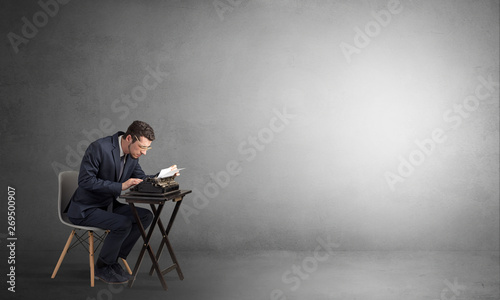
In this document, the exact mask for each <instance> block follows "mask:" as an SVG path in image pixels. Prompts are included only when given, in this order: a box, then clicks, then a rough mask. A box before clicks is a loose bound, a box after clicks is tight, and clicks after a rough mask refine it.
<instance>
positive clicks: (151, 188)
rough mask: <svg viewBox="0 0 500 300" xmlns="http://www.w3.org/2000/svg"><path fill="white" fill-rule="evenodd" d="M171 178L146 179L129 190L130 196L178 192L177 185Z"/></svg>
mask: <svg viewBox="0 0 500 300" xmlns="http://www.w3.org/2000/svg"><path fill="white" fill-rule="evenodd" d="M174 177H175V176H171V177H163V178H158V177H148V178H146V179H144V180H143V181H142V182H141V183H139V184H138V185H136V186H134V187H132V188H130V194H131V195H147V196H154V195H161V196H164V195H167V194H175V193H178V192H179V184H178V183H177V182H176V181H175V180H174Z"/></svg>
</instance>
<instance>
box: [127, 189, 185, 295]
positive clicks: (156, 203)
mask: <svg viewBox="0 0 500 300" xmlns="http://www.w3.org/2000/svg"><path fill="white" fill-rule="evenodd" d="M189 193H191V190H178V191H175V192H169V193H165V194H154V193H137V192H133V193H132V192H128V193H126V194H122V195H121V196H120V198H123V199H125V201H126V202H127V203H128V204H129V205H130V208H131V209H132V212H133V214H134V217H135V219H136V221H137V224H138V225H139V230H140V231H141V235H142V239H143V241H144V243H143V245H142V249H141V252H140V253H139V257H138V258H137V263H136V264H135V267H134V271H133V273H132V276H133V277H132V279H131V280H129V283H128V286H129V287H132V285H133V284H134V281H135V278H136V276H137V272H138V271H139V267H140V266H141V263H142V259H143V257H144V254H145V252H146V250H147V251H148V253H149V256H150V258H151V262H152V263H153V266H152V267H151V270H150V272H149V275H153V272H154V271H156V274H157V275H158V278H159V279H160V282H161V285H162V286H163V289H164V290H167V283H166V282H165V278H164V277H163V275H165V274H166V273H168V272H170V271H172V270H176V271H177V275H178V276H179V279H180V280H183V279H184V275H183V274H182V271H181V267H180V266H179V262H178V261H177V258H176V257H175V254H174V250H173V248H172V245H171V244H170V241H169V240H168V234H169V232H170V229H171V228H172V225H173V223H174V220H175V216H176V215H177V212H178V211H179V207H180V206H181V203H182V200H183V198H184V196H185V195H187V194H189ZM167 201H173V202H175V207H174V210H173V211H172V214H171V216H170V219H169V221H168V225H167V228H166V229H165V227H164V226H163V223H162V222H161V219H160V215H161V212H162V210H163V206H164V205H165V202H167ZM137 203H145V204H149V205H150V206H151V210H152V211H153V215H154V218H153V222H152V223H151V225H150V226H149V231H148V234H147V235H146V231H145V230H144V227H143V226H142V223H141V222H140V219H139V215H138V214H137V209H136V207H135V204H137ZM157 223H158V228H159V229H160V232H161V234H162V239H161V242H160V246H159V248H158V251H156V255H155V253H154V252H153V249H151V245H150V244H149V241H150V239H151V236H152V235H153V231H154V228H155V227H156V224H157ZM165 245H166V246H167V249H168V252H169V254H170V258H171V259H172V262H173V265H171V266H170V267H168V268H166V269H164V270H161V269H160V265H159V262H158V261H159V259H160V256H161V253H162V252H163V247H164V246H165Z"/></svg>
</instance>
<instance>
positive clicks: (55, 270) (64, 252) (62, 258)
mask: <svg viewBox="0 0 500 300" xmlns="http://www.w3.org/2000/svg"><path fill="white" fill-rule="evenodd" d="M75 232H76V231H75V229H73V230H72V231H71V233H70V234H69V238H68V241H66V245H64V249H63V251H62V253H61V256H60V257H59V261H58V262H57V265H56V267H55V268H54V272H52V276H51V277H50V278H52V279H53V278H54V277H56V275H57V271H59V267H60V266H61V264H62V262H63V260H64V257H65V256H66V253H68V248H69V246H70V245H71V241H72V240H73V236H75Z"/></svg>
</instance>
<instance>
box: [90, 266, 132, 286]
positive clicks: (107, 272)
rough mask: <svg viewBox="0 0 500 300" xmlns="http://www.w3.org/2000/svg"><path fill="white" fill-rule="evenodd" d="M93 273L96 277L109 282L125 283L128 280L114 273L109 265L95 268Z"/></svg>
mask: <svg viewBox="0 0 500 300" xmlns="http://www.w3.org/2000/svg"><path fill="white" fill-rule="evenodd" d="M94 275H95V277H96V278H98V279H100V280H102V281H104V282H106V283H109V284H119V283H126V282H127V281H128V278H126V277H123V276H122V275H120V274H118V273H116V272H115V270H114V269H113V268H112V267H111V266H109V265H108V266H105V267H102V268H96V269H95V273H94Z"/></svg>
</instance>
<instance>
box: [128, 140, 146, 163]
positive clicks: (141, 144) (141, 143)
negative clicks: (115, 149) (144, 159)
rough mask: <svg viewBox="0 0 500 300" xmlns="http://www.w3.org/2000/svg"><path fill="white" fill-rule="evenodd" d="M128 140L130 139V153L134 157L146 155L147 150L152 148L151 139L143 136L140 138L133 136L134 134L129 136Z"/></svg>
mask: <svg viewBox="0 0 500 300" xmlns="http://www.w3.org/2000/svg"><path fill="white" fill-rule="evenodd" d="M127 141H129V142H130V143H129V145H128V153H129V154H130V156H132V158H134V159H138V158H139V157H140V156H141V155H143V154H144V155H146V152H147V151H148V150H149V149H151V143H152V142H151V141H150V140H148V139H147V138H145V137H143V136H141V137H139V140H137V139H136V138H133V137H132V136H130V135H129V136H127Z"/></svg>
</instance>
